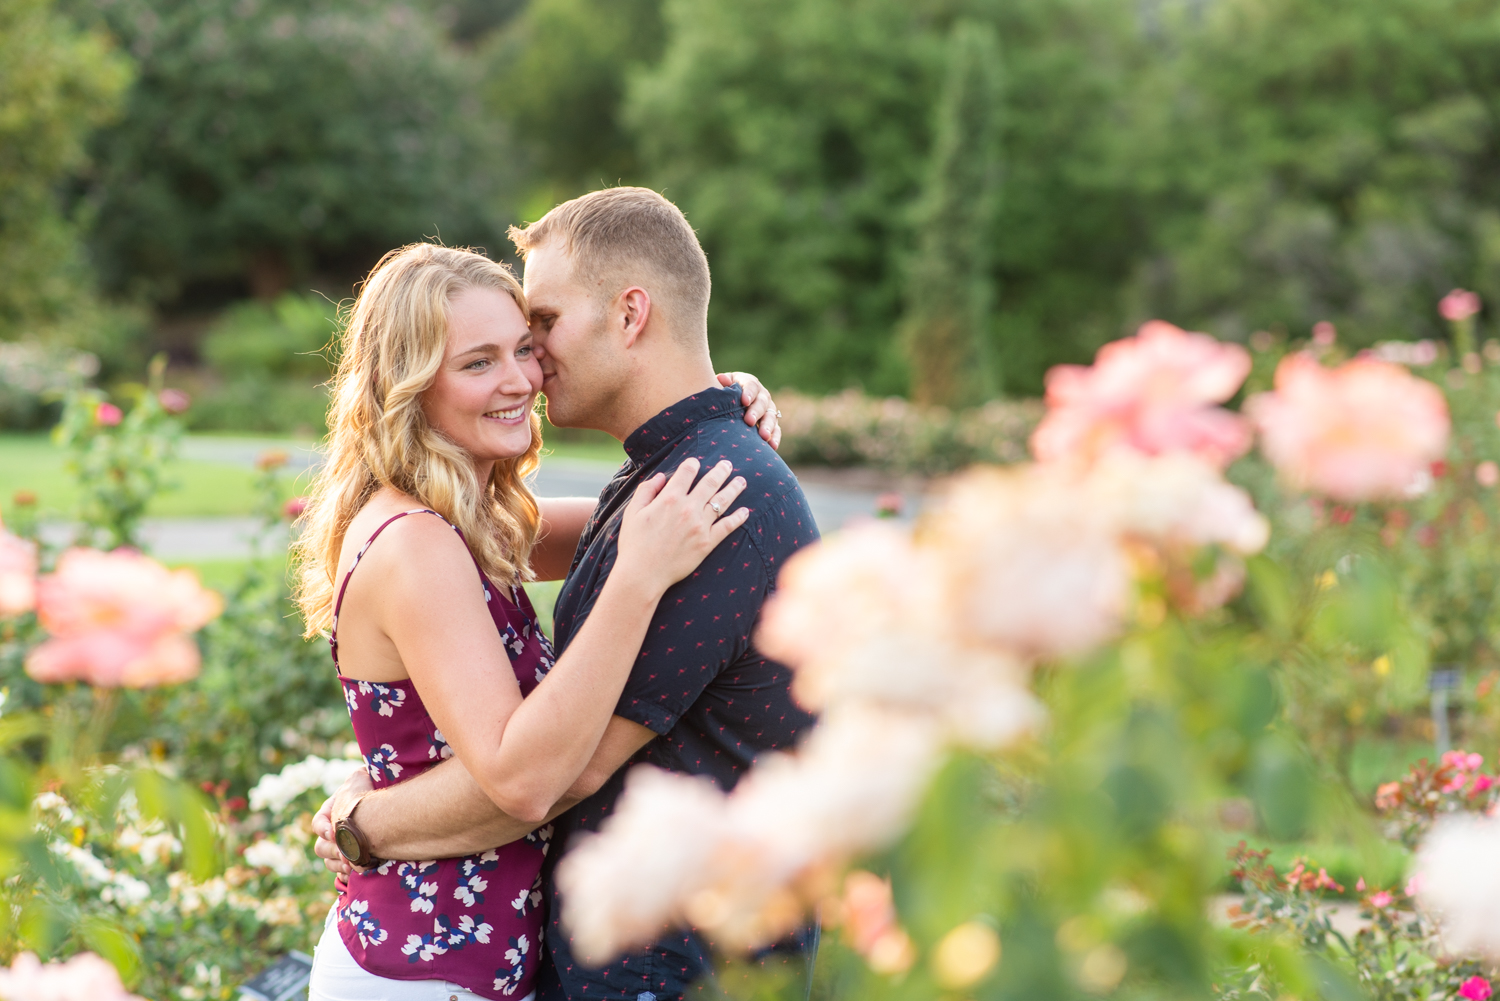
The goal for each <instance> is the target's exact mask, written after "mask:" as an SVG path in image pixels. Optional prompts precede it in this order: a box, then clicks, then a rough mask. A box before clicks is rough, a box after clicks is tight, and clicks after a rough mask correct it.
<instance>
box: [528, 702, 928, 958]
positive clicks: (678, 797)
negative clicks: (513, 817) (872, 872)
mask: <svg viewBox="0 0 1500 1001" xmlns="http://www.w3.org/2000/svg"><path fill="white" fill-rule="evenodd" d="M941 750H942V741H941V739H940V737H939V734H938V731H937V729H936V728H935V727H933V726H932V725H931V724H930V723H929V722H927V721H925V720H923V718H922V717H921V716H920V715H918V714H905V713H900V712H895V711H884V710H880V711H877V710H868V709H846V710H840V711H836V712H832V713H829V714H827V715H825V717H824V719H823V720H822V722H821V723H820V724H819V725H818V727H817V728H816V729H815V730H814V731H813V732H812V733H811V734H810V735H809V736H808V738H807V740H805V741H804V742H803V744H802V746H801V747H799V748H798V750H797V752H796V754H794V755H793V754H772V755H768V756H766V757H765V758H764V759H763V760H762V761H761V762H759V763H757V765H756V766H755V768H754V769H752V770H751V772H750V773H749V774H747V775H746V776H745V777H744V778H743V779H742V780H741V781H740V784H739V785H737V786H736V787H735V788H734V790H733V791H732V792H730V793H727V794H726V793H723V792H720V791H719V790H718V789H717V788H716V787H714V786H713V785H712V784H711V783H710V782H708V781H707V780H706V779H703V778H699V777H691V776H686V775H680V774H675V773H671V772H664V771H661V770H660V769H656V768H652V767H650V766H640V767H638V768H636V769H634V770H633V771H632V772H631V773H630V775H629V777H628V779H627V780H626V791H625V796H624V798H623V799H622V800H621V801H620V805H619V807H618V808H617V809H616V810H615V812H614V813H613V814H612V815H611V816H610V818H609V819H608V820H606V821H605V823H604V826H603V828H602V830H601V833H599V834H596V835H593V836H590V837H587V838H584V839H581V840H580V841H579V843H578V844H577V845H575V846H574V847H573V848H572V849H571V850H570V851H569V852H568V854H567V856H566V857H565V858H564V859H563V861H562V862H561V863H560V864H559V867H558V871H557V881H558V886H559V888H560V889H561V890H562V892H563V893H564V894H565V896H566V899H567V901H568V902H567V904H566V905H564V909H563V921H564V923H565V924H566V926H567V928H568V931H569V933H570V934H571V935H572V936H573V942H574V944H575V946H576V948H577V949H578V951H579V954H580V955H581V956H583V957H585V958H586V959H587V960H588V961H590V962H593V963H603V962H606V961H608V960H609V959H611V958H612V957H614V956H617V955H619V954H620V953H621V952H623V951H625V950H627V949H630V948H632V947H635V946H639V945H644V944H646V943H649V942H651V941H652V940H654V939H655V938H657V937H658V936H659V935H660V934H661V931H662V929H663V928H664V927H665V926H666V925H668V924H669V923H672V922H678V923H683V924H691V925H692V926H693V927H695V928H697V929H699V930H701V931H703V932H704V933H705V934H706V935H708V937H709V938H711V939H712V940H713V941H714V942H715V943H716V944H717V945H719V946H720V947H721V948H727V949H753V948H756V947H759V946H763V945H768V944H770V943H772V942H775V941H776V940H777V939H779V938H781V937H782V936H784V935H786V934H787V933H788V932H790V931H791V930H793V929H794V928H796V927H797V925H798V924H800V923H801V922H802V920H803V915H804V913H805V911H806V908H807V906H808V905H809V904H811V903H814V902H816V901H818V900H821V899H822V898H823V897H824V896H826V895H827V892H828V890H829V889H830V888H831V887H830V885H829V883H830V880H829V877H830V876H831V875H832V874H833V873H834V872H836V871H837V869H838V868H839V867H840V866H842V865H844V864H846V863H847V861H848V859H849V858H850V857H852V856H854V855H856V854H860V853H864V852H870V851H876V850H879V849H882V848H885V847H887V846H889V845H890V844H891V843H892V842H893V841H894V840H895V839H896V838H897V837H899V836H900V834H901V832H902V831H903V830H904V829H905V827H906V825H907V824H908V823H909V821H910V819H911V815H912V814H913V812H914V811H915V810H916V808H917V805H918V804H919V803H920V801H921V796H922V793H923V792H924V791H925V789H926V786H927V783H928V782H929V781H930V780H931V777H932V774H933V772H934V771H935V770H936V768H937V766H938V763H939V762H940V761H941ZM625 860H629V864H628V865H627V864H623V863H624V862H625Z"/></svg>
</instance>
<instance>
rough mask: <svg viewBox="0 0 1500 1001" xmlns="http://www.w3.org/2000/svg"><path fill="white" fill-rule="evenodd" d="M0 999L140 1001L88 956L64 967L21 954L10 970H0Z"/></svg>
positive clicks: (116, 976) (117, 977)
mask: <svg viewBox="0 0 1500 1001" xmlns="http://www.w3.org/2000/svg"><path fill="white" fill-rule="evenodd" d="M0 997H4V998H18V999H19V998H25V999H26V1001H142V999H141V998H140V997H138V996H136V995H134V994H131V993H129V992H127V991H126V990H125V985H124V984H122V983H120V975H119V974H118V973H116V972H115V968H114V967H113V966H111V965H110V964H109V963H108V962H106V961H105V960H103V959H101V958H100V957H98V956H96V955H95V954H94V953H92V952H81V953H79V954H78V955H76V956H74V957H73V958H72V959H70V960H68V961H67V962H66V963H55V962H54V963H47V964H45V965H44V964H43V963H42V962H41V960H39V959H37V958H36V955H35V954H34V953H30V952H23V953H21V954H20V955H19V956H17V957H16V958H15V961H14V962H13V963H11V965H10V967H9V968H8V969H7V968H6V967H3V966H0Z"/></svg>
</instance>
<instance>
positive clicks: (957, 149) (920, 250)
mask: <svg viewBox="0 0 1500 1001" xmlns="http://www.w3.org/2000/svg"><path fill="white" fill-rule="evenodd" d="M999 126H1000V47H999V44H998V42H997V41H996V36H995V31H994V29H993V28H992V27H990V26H989V25H985V24H979V23H976V22H973V21H960V22H958V23H957V24H955V25H954V27H953V34H952V37H951V40H950V42H949V65H948V78H947V81H946V83H945V84H944V87H943V91H942V95H941V97H940V98H939V100H938V107H937V120H936V128H935V129H934V135H933V147H932V158H931V161H930V164H929V166H928V174H927V179H926V183H925V185H924V188H923V191H922V195H921V199H920V201H919V203H918V205H917V241H916V243H917V245H916V253H915V255H914V257H913V259H912V261H911V264H910V268H909V272H908V278H907V281H908V286H907V294H906V315H905V317H904V318H903V322H902V328H903V330H902V332H903V336H904V340H905V346H906V351H907V357H908V358H909V360H910V364H911V382H912V398H913V399H914V400H916V401H917V402H918V403H930V404H942V405H945V406H970V405H973V404H976V403H979V402H981V401H983V400H984V399H985V398H986V397H990V396H993V395H995V392H996V387H997V384H998V383H997V380H996V374H995V371H994V363H993V360H992V358H991V352H990V350H989V345H988V340H989V317H990V311H991V309H992V307H993V304H994V282H993V280H992V279H991V277H990V269H989V263H990V262H989V254H988V253H987V250H988V247H989V243H990V240H989V236H990V228H991V226H992V224H993V220H994V215H995V207H996V201H997V198H998V194H999V184H1000V177H999V173H1000V142H999V139H1000V128H999Z"/></svg>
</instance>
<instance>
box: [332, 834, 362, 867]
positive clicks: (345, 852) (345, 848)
mask: <svg viewBox="0 0 1500 1001" xmlns="http://www.w3.org/2000/svg"><path fill="white" fill-rule="evenodd" d="M333 843H334V844H335V845H338V849H339V854H340V855H342V856H344V858H345V859H347V860H348V861H350V862H355V861H358V860H359V856H360V854H361V853H360V850H359V838H357V837H355V836H354V832H353V831H351V830H349V828H347V827H340V828H339V829H338V830H336V831H334V832H333Z"/></svg>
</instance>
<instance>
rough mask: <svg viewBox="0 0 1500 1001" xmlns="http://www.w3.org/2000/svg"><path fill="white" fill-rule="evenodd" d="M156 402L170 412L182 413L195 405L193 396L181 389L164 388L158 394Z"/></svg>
mask: <svg viewBox="0 0 1500 1001" xmlns="http://www.w3.org/2000/svg"><path fill="white" fill-rule="evenodd" d="M156 402H158V403H160V404H161V408H162V409H163V410H165V411H166V412H167V413H169V414H180V413H183V412H185V411H186V410H187V408H188V407H190V406H192V405H193V398H192V397H191V396H189V395H188V394H187V393H185V392H183V391H182V390H180V389H163V390H162V391H161V392H160V393H157V394H156Z"/></svg>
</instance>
